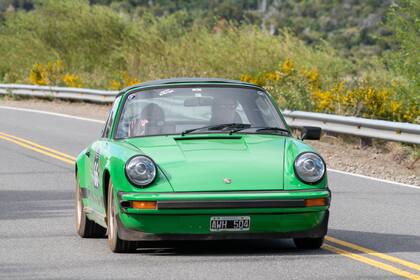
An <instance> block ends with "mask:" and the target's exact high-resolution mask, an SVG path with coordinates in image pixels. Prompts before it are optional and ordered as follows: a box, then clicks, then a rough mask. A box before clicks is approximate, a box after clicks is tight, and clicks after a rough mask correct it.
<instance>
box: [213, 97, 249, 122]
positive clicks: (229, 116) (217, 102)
mask: <svg viewBox="0 0 420 280" xmlns="http://www.w3.org/2000/svg"><path fill="white" fill-rule="evenodd" d="M237 106H238V102H237V101H236V100H235V99H233V98H227V97H215V98H214V100H213V105H212V108H211V113H212V115H211V119H210V125H213V124H227V123H242V119H241V117H240V116H239V114H238V113H237V112H236V107H237Z"/></svg>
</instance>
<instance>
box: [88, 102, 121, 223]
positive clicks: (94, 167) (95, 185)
mask: <svg viewBox="0 0 420 280" xmlns="http://www.w3.org/2000/svg"><path fill="white" fill-rule="evenodd" d="M120 100H121V98H120V97H119V98H117V99H116V100H115V101H114V103H113V105H112V108H111V110H110V112H109V114H108V118H107V121H106V123H105V126H104V129H103V131H102V134H101V137H100V139H99V140H97V141H95V142H94V143H92V145H91V146H90V147H89V149H88V154H89V160H88V161H89V164H87V166H89V171H88V172H89V173H90V176H89V177H90V178H91V179H90V191H89V193H90V199H91V201H92V205H91V206H92V208H93V209H94V210H95V211H96V212H98V213H99V214H103V215H105V205H104V200H103V194H104V188H106V186H104V182H103V170H104V166H105V163H106V162H107V160H108V153H107V150H108V144H109V137H110V134H111V130H112V125H113V122H114V120H115V116H116V113H117V108H118V105H119V101H120Z"/></svg>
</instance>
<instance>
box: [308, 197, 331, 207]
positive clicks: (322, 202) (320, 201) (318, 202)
mask: <svg viewBox="0 0 420 280" xmlns="http://www.w3.org/2000/svg"><path fill="white" fill-rule="evenodd" d="M326 205H327V200H326V199H325V198H310V199H305V206H306V207H311V206H326Z"/></svg>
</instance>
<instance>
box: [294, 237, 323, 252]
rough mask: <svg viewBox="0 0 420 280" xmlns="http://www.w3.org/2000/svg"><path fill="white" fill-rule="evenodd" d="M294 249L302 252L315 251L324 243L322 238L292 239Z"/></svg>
mask: <svg viewBox="0 0 420 280" xmlns="http://www.w3.org/2000/svg"><path fill="white" fill-rule="evenodd" d="M293 242H294V243H295V245H296V247H297V248H299V249H304V250H315V249H319V248H321V246H322V244H323V243H324V236H323V237H317V238H294V239H293Z"/></svg>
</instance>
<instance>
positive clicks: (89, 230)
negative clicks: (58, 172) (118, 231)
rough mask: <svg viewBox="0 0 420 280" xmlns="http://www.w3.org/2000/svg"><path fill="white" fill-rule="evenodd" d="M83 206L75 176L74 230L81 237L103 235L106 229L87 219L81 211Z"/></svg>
mask: <svg viewBox="0 0 420 280" xmlns="http://www.w3.org/2000/svg"><path fill="white" fill-rule="evenodd" d="M83 207H84V206H83V200H82V194H81V190H80V183H79V178H78V177H76V209H75V219H76V231H77V233H78V234H79V235H80V236H81V237H83V238H99V237H105V233H106V230H105V229H104V228H103V227H101V226H100V225H98V224H97V223H95V222H94V221H91V220H89V218H88V217H86V213H85V212H84V211H83Z"/></svg>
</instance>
